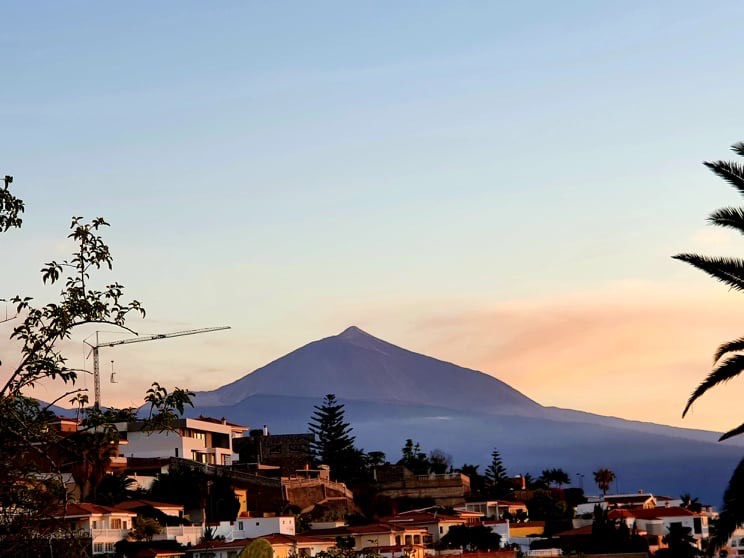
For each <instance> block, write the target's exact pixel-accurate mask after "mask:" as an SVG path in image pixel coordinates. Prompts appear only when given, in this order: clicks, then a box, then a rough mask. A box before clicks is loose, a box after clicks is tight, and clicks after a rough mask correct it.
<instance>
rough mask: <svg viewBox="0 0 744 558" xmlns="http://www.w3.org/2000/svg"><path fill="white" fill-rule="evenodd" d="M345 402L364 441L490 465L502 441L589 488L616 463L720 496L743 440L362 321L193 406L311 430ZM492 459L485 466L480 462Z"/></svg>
mask: <svg viewBox="0 0 744 558" xmlns="http://www.w3.org/2000/svg"><path fill="white" fill-rule="evenodd" d="M327 393H335V394H336V395H337V397H339V399H340V400H341V401H342V402H343V403H344V404H345V405H346V410H347V415H346V416H347V419H348V420H349V421H350V422H351V424H352V426H353V428H354V434H355V435H356V437H357V443H358V444H359V445H360V446H361V447H363V448H364V449H366V450H370V451H371V450H381V451H384V452H386V453H387V455H388V458H389V459H390V460H391V461H396V460H397V459H398V458H399V455H400V448H401V447H402V446H403V444H404V443H405V440H406V439H407V438H412V439H414V440H416V441H418V442H420V443H421V444H422V447H423V448H424V449H425V450H426V451H430V450H433V449H435V448H439V449H442V450H444V451H446V452H449V453H451V454H452V456H453V463H454V464H455V465H461V464H463V463H475V464H480V465H482V466H485V465H486V464H488V462H489V459H490V453H491V451H492V450H493V448H498V449H499V451H500V453H501V455H502V457H503V458H504V461H505V464H506V465H507V468H508V469H509V471H510V473H513V474H516V473H525V472H530V473H532V474H533V475H539V474H540V472H541V471H542V470H543V469H545V468H551V467H562V468H564V469H565V470H566V471H568V472H569V474H570V475H571V477H572V479H573V480H574V483H575V484H579V483H582V484H585V485H586V486H585V488H587V489H591V488H592V486H593V483H592V471H595V470H597V469H598V468H600V467H609V468H610V469H612V470H613V471H615V473H616V474H617V476H618V486H617V488H619V489H620V490H621V491H625V492H631V491H636V490H639V489H644V490H647V491H651V492H656V493H657V494H659V493H661V494H666V495H672V496H676V495H678V494H681V493H683V492H691V493H692V494H694V495H696V496H698V497H700V498H701V499H702V500H703V501H707V502H711V503H713V504H715V503H717V502H719V501H720V499H721V495H722V493H723V489H724V487H725V484H726V481H727V479H728V477H729V476H730V474H731V471H732V470H733V468H734V467H735V465H736V463H737V462H738V461H739V459H740V458H741V455H742V445H743V444H744V440H738V439H735V440H731V441H728V442H726V443H724V444H719V443H716V440H717V438H718V434H717V433H714V432H707V431H702V430H692V429H683V428H674V427H670V426H664V425H658V424H652V423H645V422H639V421H629V420H624V419H620V418H615V417H604V416H600V415H594V414H590V413H584V412H581V411H573V410H569V409H558V408H554V407H543V406H541V405H539V404H538V403H536V402H535V401H533V400H531V399H529V398H528V397H526V396H525V395H523V394H522V393H520V392H519V391H517V390H515V389H513V388H511V387H510V386H508V385H507V384H505V383H504V382H502V381H500V380H498V379H496V378H494V377H492V376H489V375H487V374H484V373H482V372H477V371H474V370H469V369H467V368H463V367H460V366H457V365H454V364H450V363H447V362H443V361H440V360H437V359H434V358H431V357H427V356H425V355H421V354H417V353H413V352H411V351H407V350H405V349H402V348H400V347H396V346H395V345H392V344H390V343H387V342H385V341H382V340H380V339H377V338H375V337H373V336H371V335H369V334H367V333H365V332H363V331H361V330H360V329H358V328H356V327H351V328H349V329H347V330H345V331H344V332H342V333H341V334H339V335H336V336H333V337H328V338H326V339H321V340H319V341H315V342H313V343H310V344H308V345H305V346H304V347H301V348H300V349H297V350H295V351H293V352H291V353H289V354H288V355H286V356H284V357H281V358H279V359H277V360H276V361H274V362H272V363H270V364H268V365H266V366H264V367H262V368H259V369H258V370H256V371H255V372H253V373H250V374H248V375H246V376H245V377H243V378H241V379H240V380H237V381H236V382H233V383H231V384H229V385H226V386H223V387H221V388H219V389H217V390H214V391H211V392H205V393H199V394H197V397H196V408H195V409H193V410H192V411H191V412H190V413H189V414H190V415H191V416H195V415H198V414H205V415H210V416H215V417H226V418H228V419H229V420H231V421H234V422H238V423H242V424H246V425H249V426H251V427H253V428H255V427H260V426H262V425H264V424H266V425H268V426H269V428H270V430H271V431H272V432H274V433H282V432H304V431H306V430H307V423H308V419H309V418H310V416H311V415H312V412H313V405H317V404H318V403H319V402H320V401H321V398H322V397H323V395H325V394H327ZM483 468H484V467H482V469H483Z"/></svg>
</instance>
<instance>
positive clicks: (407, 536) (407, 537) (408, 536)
mask: <svg viewBox="0 0 744 558" xmlns="http://www.w3.org/2000/svg"><path fill="white" fill-rule="evenodd" d="M411 542H412V537H411V535H406V546H408V545H410V544H411Z"/></svg>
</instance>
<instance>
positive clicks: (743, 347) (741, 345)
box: [713, 337, 744, 364]
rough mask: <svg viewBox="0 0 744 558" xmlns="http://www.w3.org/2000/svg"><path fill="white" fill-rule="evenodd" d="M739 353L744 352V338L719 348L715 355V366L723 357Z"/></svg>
mask: <svg viewBox="0 0 744 558" xmlns="http://www.w3.org/2000/svg"><path fill="white" fill-rule="evenodd" d="M738 351H744V337H739V338H738V339H736V340H734V341H729V342H728V343H724V344H723V345H721V346H720V347H718V349H717V350H716V354H715V355H713V364H715V363H716V362H718V361H719V360H721V357H722V356H723V355H725V354H726V353H735V352H738Z"/></svg>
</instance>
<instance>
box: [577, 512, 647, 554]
mask: <svg viewBox="0 0 744 558" xmlns="http://www.w3.org/2000/svg"><path fill="white" fill-rule="evenodd" d="M572 550H578V551H580V552H589V553H594V554H623V553H632V552H641V553H646V554H648V542H647V541H646V540H645V539H644V538H643V537H641V536H639V535H638V533H637V532H636V531H635V528H634V529H633V531H631V530H630V529H629V528H628V525H627V524H626V523H625V521H621V520H611V519H609V511H608V510H603V509H602V507H601V506H594V521H593V522H592V535H591V538H590V540H589V543H588V546H584V547H581V548H575V549H572Z"/></svg>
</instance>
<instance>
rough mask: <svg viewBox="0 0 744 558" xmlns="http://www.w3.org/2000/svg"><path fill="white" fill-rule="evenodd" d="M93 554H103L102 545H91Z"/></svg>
mask: <svg viewBox="0 0 744 558" xmlns="http://www.w3.org/2000/svg"><path fill="white" fill-rule="evenodd" d="M93 554H103V543H93Z"/></svg>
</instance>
